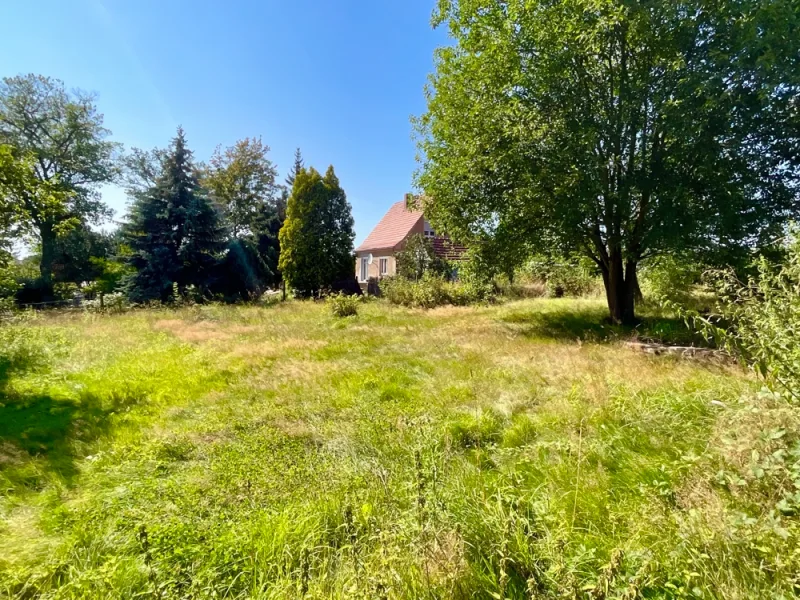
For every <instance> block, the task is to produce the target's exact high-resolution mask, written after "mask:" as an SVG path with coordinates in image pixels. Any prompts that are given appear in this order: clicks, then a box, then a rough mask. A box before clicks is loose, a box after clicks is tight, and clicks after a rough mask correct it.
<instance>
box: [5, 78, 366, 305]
mask: <svg viewBox="0 0 800 600" xmlns="http://www.w3.org/2000/svg"><path fill="white" fill-rule="evenodd" d="M269 151H270V148H269V146H267V145H266V144H265V143H264V142H263V141H262V140H261V138H258V137H253V138H245V139H243V140H239V141H237V142H236V143H235V144H234V145H233V146H230V147H227V148H223V147H221V146H220V147H217V149H216V150H215V152H214V154H213V156H212V157H211V159H210V160H209V161H208V163H201V162H196V161H195V160H194V158H193V156H192V152H191V151H190V150H189V148H188V146H187V141H186V135H185V133H184V131H183V129H181V128H179V129H178V132H177V135H176V137H175V138H174V139H173V140H172V142H171V144H170V145H169V147H168V148H156V149H153V150H141V149H136V148H134V149H131V150H129V151H125V150H124V149H123V147H122V146H121V144H119V143H116V142H114V141H113V140H112V138H111V132H110V131H109V130H108V129H107V128H105V127H104V125H103V115H102V114H100V113H98V111H97V108H96V105H95V102H94V97H93V96H92V95H89V94H85V93H83V92H80V91H76V92H69V91H67V89H66V87H65V86H64V84H63V83H62V82H60V81H58V80H55V79H50V78H47V77H42V76H38V75H26V76H19V77H10V78H5V79H3V80H2V84H0V297H2V298H5V299H6V302H8V301H11V300H12V299H13V301H16V302H17V303H19V304H28V305H30V304H47V303H51V302H58V301H59V300H64V299H68V298H71V297H72V296H74V295H75V294H76V293H82V294H84V295H86V296H89V297H91V296H94V295H98V294H100V295H102V294H106V293H111V292H121V293H124V294H125V295H126V296H127V297H128V298H129V299H130V300H131V301H133V302H141V303H144V302H152V301H158V302H171V301H174V300H176V299H180V298H186V297H191V298H192V299H193V300H196V301H202V300H207V299H216V300H224V301H239V300H250V299H254V298H258V297H260V296H261V295H262V294H263V293H264V292H265V291H266V290H268V289H275V288H277V287H279V286H280V285H281V284H282V283H283V282H284V279H285V280H286V282H287V284H288V286H289V287H290V288H292V289H294V290H295V292H296V293H297V294H298V295H301V296H309V295H313V294H317V293H319V292H320V291H322V290H325V289H331V288H338V289H341V288H348V289H352V288H353V287H354V279H353V261H352V256H353V239H354V237H355V236H354V233H353V218H352V215H351V208H350V205H349V204H348V202H347V199H346V196H345V193H344V190H343V189H342V188H341V186H340V185H339V180H338V178H337V177H336V175H335V173H334V170H333V167H330V168H329V169H328V171H327V173H326V174H325V175H324V176H323V175H321V174H320V173H319V172H317V171H316V170H315V169H313V168H306V167H305V165H304V161H303V158H302V155H301V153H300V150H299V149H298V150H297V151H296V152H295V159H294V163H293V165H292V166H291V169H290V170H289V173H288V175H287V177H286V178H285V180H284V181H283V182H279V180H278V169H277V167H276V166H275V164H274V163H273V162H272V161H271V160H270V158H269ZM109 183H116V184H118V185H122V186H123V187H124V188H125V189H126V191H127V194H128V197H129V199H130V202H129V205H128V210H127V213H126V214H125V215H123V216H122V219H121V220H120V221H118V222H117V223H118V225H119V226H118V227H116V228H115V229H114V230H113V231H112V232H111V233H104V232H102V231H98V229H97V228H96V227H93V226H97V225H100V224H102V223H107V222H109V221H110V219H111V216H112V211H111V210H110V209H109V208H108V206H107V205H106V204H105V203H104V202H103V199H102V197H101V195H100V188H101V186H102V185H104V184H109ZM21 245H26V246H28V247H29V248H31V250H32V253H31V254H29V255H28V256H26V257H25V258H23V259H21V260H18V259H16V258H15V257H14V253H13V251H14V250H15V249H18V248H19V247H20V246H21ZM356 287H357V286H356Z"/></svg>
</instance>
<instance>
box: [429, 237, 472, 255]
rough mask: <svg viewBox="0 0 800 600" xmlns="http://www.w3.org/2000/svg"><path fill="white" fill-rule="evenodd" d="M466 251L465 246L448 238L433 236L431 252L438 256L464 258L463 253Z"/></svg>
mask: <svg viewBox="0 0 800 600" xmlns="http://www.w3.org/2000/svg"><path fill="white" fill-rule="evenodd" d="M466 251H467V247H466V246H462V245H461V244H456V243H454V242H451V241H450V238H447V237H442V236H438V235H437V236H436V237H435V238H433V252H434V253H435V254H436V256H438V257H439V258H444V259H445V260H462V259H463V258H465V257H464V253H465V252H466Z"/></svg>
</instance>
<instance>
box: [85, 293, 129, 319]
mask: <svg viewBox="0 0 800 600" xmlns="http://www.w3.org/2000/svg"><path fill="white" fill-rule="evenodd" d="M130 307H131V305H130V302H128V296H127V295H126V294H125V293H123V292H109V293H101V294H99V295H98V296H97V298H95V299H94V300H85V301H84V302H83V308H84V310H86V311H87V312H90V313H111V314H114V313H116V314H119V313H124V312H125V311H127V310H128V309H130Z"/></svg>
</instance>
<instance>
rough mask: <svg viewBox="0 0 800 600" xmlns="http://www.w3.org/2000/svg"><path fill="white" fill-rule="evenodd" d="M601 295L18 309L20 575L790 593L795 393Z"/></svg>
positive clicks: (79, 590) (40, 588) (312, 590)
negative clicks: (705, 357)
mask: <svg viewBox="0 0 800 600" xmlns="http://www.w3.org/2000/svg"><path fill="white" fill-rule="evenodd" d="M604 311H605V309H604V307H603V304H602V303H601V302H600V301H595V300H526V301H520V302H514V303H509V304H505V305H500V306H493V307H483V308H440V309H435V310H431V311H427V312H425V311H412V310H405V309H399V308H391V307H389V306H388V305H385V304H383V303H380V302H375V303H369V304H365V305H363V306H362V307H361V309H360V312H359V315H358V316H357V317H352V318H347V319H336V318H334V317H333V316H331V315H330V314H329V311H328V310H327V308H326V307H325V306H324V305H323V304H318V303H317V304H315V303H311V302H306V303H301V302H288V303H286V304H278V305H274V306H271V307H262V308H259V307H225V306H207V307H191V308H185V309H180V310H173V311H170V310H166V309H165V310H147V311H138V312H131V313H127V314H122V315H108V316H99V315H81V314H66V313H64V314H59V313H52V314H47V315H43V316H39V317H36V318H32V317H31V318H27V319H25V320H23V322H21V323H17V324H14V325H8V326H4V327H3V328H2V330H1V332H2V333H1V336H0V343H2V347H1V348H0V356H2V357H3V358H2V362H0V366H1V367H2V369H0V387H2V394H3V399H2V403H0V597H9V598H40V597H41V598H136V597H139V598H142V597H143V598H300V597H307V598H328V597H338V598H355V597H363V598H416V597H419V598H637V597H647V598H682V597H697V598H729V599H730V598H767V597H785V598H789V597H791V596H792V594H793V593H794V591H795V590H796V588H794V587H793V586H795V585H796V584H798V583H799V582H798V565H800V556H798V554H800V551H798V549H797V548H798V540H797V535H798V530H797V527H796V523H795V520H796V517H795V516H794V515H793V513H791V511H784V513H782V512H781V511H779V510H776V509H775V506H776V504H777V503H778V502H780V501H781V499H782V498H784V496H785V494H786V493H788V491H791V482H787V481H784V480H783V479H782V478H783V475H773V474H774V473H778V471H776V470H774V469H773V470H770V466H769V465H770V464H774V463H775V461H777V460H780V456H784V457H787V456H789V455H791V453H792V452H795V451H797V444H796V440H797V437H796V434H795V433H792V431H793V430H792V427H795V426H796V424H797V423H796V420H795V417H794V412H793V411H792V410H789V409H788V408H784V407H783V406H782V405H781V404H780V403H779V402H778V401H776V400H775V399H774V398H772V397H770V396H769V395H766V394H763V393H761V394H759V392H758V389H759V385H758V384H757V382H755V381H754V380H753V379H752V378H751V377H749V376H748V375H747V374H746V373H745V372H744V371H743V370H742V369H740V368H738V367H735V366H724V365H715V364H710V363H704V362H699V361H689V360H681V359H677V358H673V357H659V356H649V355H646V354H643V353H639V352H636V351H634V350H631V349H630V348H627V347H625V346H624V345H623V344H621V343H620V342H619V340H620V335H621V334H620V332H619V331H613V330H611V329H610V328H608V327H606V326H604V325H603V324H602V318H603V316H604V314H605V312H604ZM649 327H650V329H651V330H655V331H657V332H660V333H662V334H669V335H672V336H678V337H679V336H681V335H683V334H681V333H680V331H679V329H680V327H679V325H677V324H675V323H673V322H670V321H668V320H664V321H654V322H651V323H650V325H649ZM794 431H796V429H794ZM781 452H783V454H782V455H781V454H780V453H781ZM776 456H777V457H778V458H775V457H776ZM799 456H800V454H799ZM770 460H771V461H773V462H771V463H770V462H769V461H770ZM787 460H788V459H787ZM781 472H783V471H781Z"/></svg>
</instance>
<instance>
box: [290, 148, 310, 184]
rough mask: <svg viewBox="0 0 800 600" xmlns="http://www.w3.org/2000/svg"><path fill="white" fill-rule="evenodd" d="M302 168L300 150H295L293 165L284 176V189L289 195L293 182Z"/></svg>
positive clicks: (303, 163)
mask: <svg viewBox="0 0 800 600" xmlns="http://www.w3.org/2000/svg"><path fill="white" fill-rule="evenodd" d="M304 167H305V161H304V160H303V155H302V154H300V148H297V149H296V150H295V151H294V164H293V165H292V168H291V169H290V170H289V174H288V175H287V176H286V188H287V189H288V190H289V193H291V191H292V188H293V187H294V180H295V178H296V177H297V174H298V173H299V172H300V170H301V169H303V168H304Z"/></svg>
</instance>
